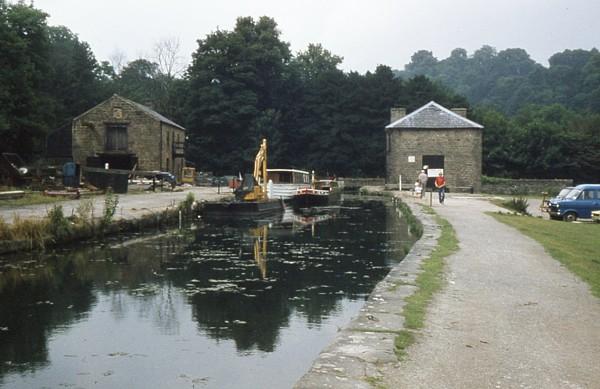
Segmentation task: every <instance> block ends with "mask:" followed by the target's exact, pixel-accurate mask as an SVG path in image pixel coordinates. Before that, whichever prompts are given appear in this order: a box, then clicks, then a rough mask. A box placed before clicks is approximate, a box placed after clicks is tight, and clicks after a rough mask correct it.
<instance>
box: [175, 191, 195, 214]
mask: <svg viewBox="0 0 600 389" xmlns="http://www.w3.org/2000/svg"><path fill="white" fill-rule="evenodd" d="M195 201H196V199H195V198H194V194H193V193H192V192H188V194H187V195H186V196H185V200H183V201H182V202H180V203H179V205H178V207H177V209H178V210H179V211H181V214H182V216H183V217H184V218H189V217H190V216H192V214H193V211H194V203H195Z"/></svg>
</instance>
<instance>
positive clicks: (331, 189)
mask: <svg viewBox="0 0 600 389" xmlns="http://www.w3.org/2000/svg"><path fill="white" fill-rule="evenodd" d="M340 198H341V190H340V187H339V186H338V182H337V181H335V180H317V181H315V182H314V183H313V185H312V186H311V187H310V188H299V189H298V190H297V191H296V194H295V195H294V196H293V197H292V204H293V206H294V208H295V209H301V208H310V207H325V206H328V205H332V204H337V203H338V202H339V201H340Z"/></svg>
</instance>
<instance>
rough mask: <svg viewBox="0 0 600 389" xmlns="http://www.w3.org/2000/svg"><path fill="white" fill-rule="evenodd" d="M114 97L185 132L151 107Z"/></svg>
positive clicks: (115, 95)
mask: <svg viewBox="0 0 600 389" xmlns="http://www.w3.org/2000/svg"><path fill="white" fill-rule="evenodd" d="M113 97H116V98H118V99H121V100H123V101H124V102H126V103H128V104H131V105H133V106H134V107H136V108H137V109H139V110H140V111H142V112H144V113H145V114H146V115H149V116H151V117H153V118H154V119H156V120H158V121H160V122H162V123H166V124H169V125H171V126H173V127H177V128H180V129H182V130H184V131H185V128H183V127H182V126H180V125H179V124H177V123H175V122H174V121H172V120H171V119H167V118H166V117H164V116H163V115H161V114H159V113H158V112H156V111H155V110H153V109H152V108H150V107H146V106H145V105H142V104H140V103H136V102H135V101H132V100H129V99H126V98H125V97H123V96H119V95H117V94H114V95H113V96H112V97H111V98H110V99H112V98H113ZM110 99H108V100H110ZM108 100H105V101H104V102H102V103H100V104H99V105H101V104H103V103H105V102H106V101H108ZM97 106H98V105H97ZM97 106H95V107H93V108H91V109H89V110H87V111H85V112H84V113H82V114H81V115H79V116H76V117H75V118H74V119H73V120H77V119H79V118H80V117H82V116H84V115H86V114H87V113H88V112H90V111H92V110H93V109H95V108H96V107H97Z"/></svg>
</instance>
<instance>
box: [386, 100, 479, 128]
mask: <svg viewBox="0 0 600 389" xmlns="http://www.w3.org/2000/svg"><path fill="white" fill-rule="evenodd" d="M385 128H442V129H452V128H483V126H482V125H481V124H478V123H475V122H473V121H471V120H469V119H467V118H465V117H462V116H460V115H459V114H457V113H454V112H452V111H451V110H449V109H447V108H444V107H442V106H441V105H439V104H438V103H436V102H435V101H430V102H429V103H427V104H425V105H424V106H422V107H421V108H419V109H417V110H416V111H413V112H411V113H410V114H408V115H406V116H404V117H402V118H400V119H398V120H396V121H395V122H393V123H390V124H389V125H387V126H386V127H385Z"/></svg>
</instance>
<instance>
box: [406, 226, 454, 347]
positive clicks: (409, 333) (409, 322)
mask: <svg viewBox="0 0 600 389" xmlns="http://www.w3.org/2000/svg"><path fill="white" fill-rule="evenodd" d="M436 221H437V223H438V224H439V225H440V227H441V235H440V237H439V239H438V242H437V247H436V248H435V249H434V250H433V252H432V253H431V255H430V256H429V258H427V259H425V260H423V263H422V264H421V269H422V271H421V273H420V274H419V275H418V276H417V279H416V280H415V284H416V285H417V290H416V291H415V293H413V294H412V295H410V296H409V297H407V298H406V305H405V306H404V309H403V310H402V315H403V316H404V327H405V328H406V329H405V330H402V331H400V333H399V334H398V335H397V336H396V339H395V350H394V351H395V352H396V356H397V357H398V358H399V359H401V358H403V357H404V356H405V355H406V349H407V348H408V347H409V346H410V345H411V344H413V343H414V341H415V335H414V331H415V330H418V329H420V328H423V324H424V321H425V313H426V309H427V306H428V305H429V302H430V301H431V299H432V297H433V295H434V294H435V293H436V292H437V291H439V290H440V289H441V288H442V286H443V284H444V280H443V273H444V266H445V258H446V257H447V256H449V255H450V254H452V253H454V252H455V251H456V250H457V249H458V240H457V239H456V234H455V232H454V229H453V228H452V225H450V223H448V221H447V220H445V219H442V218H441V217H439V216H436Z"/></svg>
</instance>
